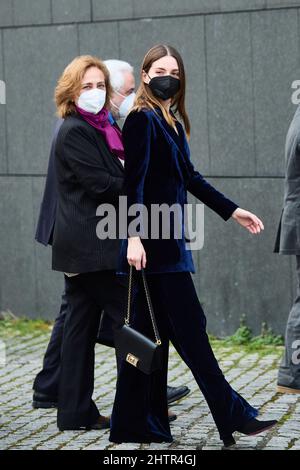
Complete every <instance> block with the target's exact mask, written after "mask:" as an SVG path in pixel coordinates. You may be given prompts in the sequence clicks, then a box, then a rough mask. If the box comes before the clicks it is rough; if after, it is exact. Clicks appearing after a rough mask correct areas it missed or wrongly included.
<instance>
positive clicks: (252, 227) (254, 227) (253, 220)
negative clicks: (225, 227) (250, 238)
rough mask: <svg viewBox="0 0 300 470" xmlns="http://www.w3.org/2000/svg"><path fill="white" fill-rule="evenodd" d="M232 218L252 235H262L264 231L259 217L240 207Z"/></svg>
mask: <svg viewBox="0 0 300 470" xmlns="http://www.w3.org/2000/svg"><path fill="white" fill-rule="evenodd" d="M231 217H232V218H233V219H235V220H236V221H237V222H238V223H239V224H240V225H242V226H243V227H245V228H246V229H247V230H249V232H251V233H254V234H256V233H260V231H261V230H264V224H263V223H262V221H261V220H260V219H259V218H258V217H256V215H255V214H252V212H249V211H245V210H244V209H241V208H240V207H238V208H237V209H236V210H235V211H234V212H233V213H232V215H231Z"/></svg>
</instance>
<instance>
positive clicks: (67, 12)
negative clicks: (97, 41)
mask: <svg viewBox="0 0 300 470" xmlns="http://www.w3.org/2000/svg"><path fill="white" fill-rule="evenodd" d="M52 18H53V22H54V23H67V22H78V21H91V3H90V1H89V0H85V1H84V2H83V1H82V0H52Z"/></svg>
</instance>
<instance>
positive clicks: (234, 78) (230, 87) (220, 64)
mask: <svg viewBox="0 0 300 470" xmlns="http://www.w3.org/2000/svg"><path fill="white" fill-rule="evenodd" d="M206 40H207V70H208V72H207V84H208V125H209V143H210V152H211V174H213V175H231V176H237V175H249V176H250V175H255V154H254V129H253V93H252V70H251V37H250V19H249V14H247V13H241V14H238V13H236V14H229V15H211V16H210V15H209V16H207V18H206Z"/></svg>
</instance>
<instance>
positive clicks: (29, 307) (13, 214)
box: [0, 176, 36, 317]
mask: <svg viewBox="0 0 300 470" xmlns="http://www.w3.org/2000/svg"><path fill="white" fill-rule="evenodd" d="M0 192H1V198H0V208H1V209H0V213H1V228H0V253H1V254H0V258H1V263H0V278H1V283H0V289H1V296H0V298H1V302H2V303H1V310H11V311H12V312H13V313H14V314H16V315H17V316H21V315H28V316H30V317H31V316H34V315H35V310H36V309H35V258H34V246H33V245H34V242H33V211H32V187H31V179H30V178H27V177H25V178H23V177H11V176H5V177H0Z"/></svg>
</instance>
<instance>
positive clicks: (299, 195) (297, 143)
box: [273, 106, 300, 255]
mask: <svg viewBox="0 0 300 470" xmlns="http://www.w3.org/2000/svg"><path fill="white" fill-rule="evenodd" d="M273 252H274V253H280V254H282V255H300V106H298V108H297V110H296V112H295V115H294V117H293V119H292V122H291V124H290V127H289V130H288V132H287V136H286V142H285V180H284V198H283V207H282V210H281V215H280V220H279V224H278V229H277V234H276V239H275V245H274V249H273Z"/></svg>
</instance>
